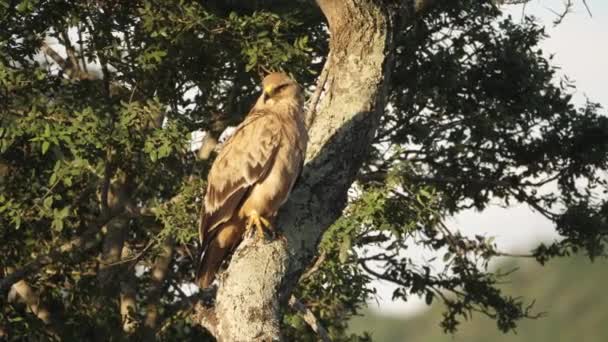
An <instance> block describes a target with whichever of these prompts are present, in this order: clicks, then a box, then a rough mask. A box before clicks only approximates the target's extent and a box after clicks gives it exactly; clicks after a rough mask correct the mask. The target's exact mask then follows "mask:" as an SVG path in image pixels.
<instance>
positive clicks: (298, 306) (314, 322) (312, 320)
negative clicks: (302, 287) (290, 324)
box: [289, 295, 331, 342]
mask: <svg viewBox="0 0 608 342" xmlns="http://www.w3.org/2000/svg"><path fill="white" fill-rule="evenodd" d="M289 306H290V307H291V308H293V309H294V310H295V311H297V312H299V313H300V314H301V315H302V318H303V319H304V321H305V322H306V323H307V324H308V326H310V328H311V329H312V330H313V331H314V332H315V333H316V334H317V335H318V336H319V338H320V339H321V341H323V342H331V339H330V338H329V334H327V330H325V328H324V327H323V325H321V323H320V322H319V320H318V319H317V317H315V314H314V313H313V312H312V311H311V310H310V309H309V308H307V307H306V306H305V305H304V304H302V302H300V301H299V300H298V299H297V298H296V297H294V296H293V295H292V296H291V297H290V298H289Z"/></svg>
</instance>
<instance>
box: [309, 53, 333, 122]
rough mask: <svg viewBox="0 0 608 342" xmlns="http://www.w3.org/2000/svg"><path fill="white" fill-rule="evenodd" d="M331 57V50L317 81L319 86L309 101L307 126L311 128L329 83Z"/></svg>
mask: <svg viewBox="0 0 608 342" xmlns="http://www.w3.org/2000/svg"><path fill="white" fill-rule="evenodd" d="M330 59H331V52H330V53H329V54H328V55H327V59H326V60H325V64H324V65H323V69H322V70H321V74H320V75H319V80H318V81H317V88H316V89H315V92H314V93H313V94H312V97H311V98H310V100H309V103H308V113H306V127H307V128H310V126H311V125H312V123H313V122H314V121H315V118H316V116H317V105H318V104H319V100H320V99H321V94H322V93H323V90H324V89H325V83H327V75H328V74H329V63H330Z"/></svg>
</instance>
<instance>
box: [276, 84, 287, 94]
mask: <svg viewBox="0 0 608 342" xmlns="http://www.w3.org/2000/svg"><path fill="white" fill-rule="evenodd" d="M288 85H289V84H287V83H283V84H281V85H280V86H278V87H276V88H275V89H274V93H275V94H278V93H280V92H281V91H283V90H284V89H285V88H287V86H288Z"/></svg>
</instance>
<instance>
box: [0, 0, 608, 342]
mask: <svg viewBox="0 0 608 342" xmlns="http://www.w3.org/2000/svg"><path fill="white" fill-rule="evenodd" d="M426 4H427V3H426V2H422V1H403V2H394V1H380V0H345V1H342V2H336V1H325V0H318V1H317V5H318V6H315V5H313V4H311V3H308V2H297V3H295V4H291V3H290V4H287V3H284V2H281V1H270V0H269V1H256V2H242V3H241V2H236V1H228V2H223V1H200V2H188V1H182V2H174V1H146V0H142V1H129V2H120V1H83V2H77V3H71V2H62V1H32V0H23V1H20V2H16V1H12V2H8V1H4V2H0V5H1V6H0V7H1V10H0V11H1V12H0V17H1V18H2V22H3V25H2V27H0V37H1V38H0V82H1V84H2V86H1V88H0V99H1V100H2V101H0V113H2V116H1V117H0V122H1V127H0V175H1V176H2V178H1V180H0V222H1V227H2V228H1V230H0V234H1V240H2V241H4V242H5V243H3V244H2V245H1V246H0V255H1V256H2V258H1V259H0V266H2V269H1V272H2V274H1V275H0V276H1V279H0V292H1V295H2V296H1V299H0V301H1V303H2V305H1V309H0V331H1V332H2V334H4V335H5V336H6V337H7V338H8V339H20V338H22V337H23V336H28V337H30V338H31V339H32V340H37V339H63V340H108V339H110V340H125V339H146V340H151V339H154V338H155V337H156V338H159V339H176V338H189V339H196V338H201V339H202V338H205V336H207V337H208V335H209V333H210V334H211V335H214V336H215V337H216V338H218V339H219V340H224V341H235V340H254V339H255V340H270V339H275V338H279V337H280V336H281V335H282V336H283V337H284V339H285V340H304V341H306V340H316V339H317V338H318V337H317V334H319V335H320V336H322V338H324V337H323V336H329V337H331V339H332V340H337V341H339V340H356V339H366V338H367V337H366V336H359V337H357V336H348V335H347V334H346V330H345V328H346V322H347V320H348V318H349V317H351V316H352V315H354V314H356V313H357V311H358V309H359V308H360V307H361V306H362V305H363V304H364V302H365V300H366V299H367V298H369V297H370V296H372V295H373V292H374V289H373V287H372V285H371V284H370V280H372V279H384V280H387V281H391V282H393V283H395V284H397V285H398V286H399V287H398V289H397V290H396V291H395V293H394V297H395V299H405V298H407V297H408V296H412V295H418V296H424V297H425V298H426V300H427V302H428V303H430V302H432V301H433V300H435V299H436V298H438V299H440V300H442V301H443V302H444V303H445V304H446V312H445V316H444V321H443V322H442V327H443V328H444V329H445V330H446V331H454V329H456V327H457V325H458V322H459V320H460V319H462V318H463V317H469V316H470V315H471V314H472V313H474V312H481V313H484V314H487V315H489V316H491V317H494V318H495V319H496V322H497V325H498V328H500V329H501V330H504V331H508V330H511V329H513V328H514V327H515V324H516V322H517V320H519V319H521V318H525V317H532V316H534V313H533V311H530V307H529V306H528V305H527V302H525V301H523V300H521V299H519V298H513V297H509V296H506V295H504V294H503V293H501V292H500V291H499V290H498V289H497V288H496V284H497V282H498V281H499V280H500V279H501V278H502V276H504V275H502V274H496V273H492V272H490V271H489V270H488V269H487V263H488V262H489V260H491V259H493V258H495V257H498V256H501V255H503V253H501V252H500V251H499V250H498V249H497V246H495V244H493V243H492V241H491V240H489V239H487V238H485V237H477V238H476V239H470V238H466V237H464V236H462V235H460V234H458V233H455V232H452V231H450V230H448V229H447V228H446V227H445V226H444V225H443V223H442V221H443V218H444V217H445V216H446V215H450V214H453V213H456V212H458V211H459V210H462V209H464V208H469V207H475V208H478V209H480V210H482V209H483V208H485V207H486V206H487V205H488V204H489V202H490V201H491V200H493V201H497V200H498V201H502V202H504V203H507V204H508V203H511V202H513V201H517V202H522V203H527V204H528V205H530V206H531V207H532V208H533V209H534V210H536V211H537V212H539V213H540V214H542V215H544V216H545V217H547V218H548V219H550V220H552V221H553V222H555V225H556V229H557V230H558V232H559V233H560V234H561V235H562V236H563V239H562V240H560V241H558V242H555V243H554V244H551V245H540V246H539V247H538V248H537V249H535V250H534V251H533V256H534V257H536V258H537V259H538V260H539V261H541V262H546V261H548V260H549V259H550V258H551V257H555V256H564V255H569V254H570V253H573V252H576V251H578V250H583V251H585V252H586V253H587V254H588V255H589V256H590V257H591V258H594V257H597V256H603V255H605V250H604V248H605V243H606V237H607V234H608V229H607V226H606V225H607V223H606V217H607V216H608V215H607V212H608V205H607V204H606V198H605V196H604V195H603V194H602V193H601V192H602V191H606V183H605V179H604V175H605V173H604V172H605V169H606V166H607V160H608V158H607V152H608V121H607V119H606V118H605V117H604V116H601V115H600V114H599V113H598V112H599V110H600V107H599V105H597V104H594V103H591V102H590V103H588V104H587V105H586V106H585V107H583V108H576V107H575V106H573V105H572V103H571V92H572V85H571V84H569V83H568V82H567V80H557V79H556V76H555V68H554V67H552V66H551V64H550V60H547V59H546V58H545V57H544V56H543V54H542V52H541V51H540V50H539V48H538V46H537V45H538V43H539V41H540V40H541V39H542V38H543V37H544V35H545V33H544V30H543V28H542V27H540V26H539V25H538V24H537V23H536V22H535V21H534V20H533V19H532V18H526V19H525V20H523V21H521V22H519V21H515V20H513V19H512V18H509V17H502V16H501V11H500V8H498V7H497V5H496V4H495V3H493V2H492V1H461V2H453V1H437V2H435V3H433V4H432V6H423V5H426ZM425 7H426V9H425ZM64 50H65V53H63V51H64ZM279 68H280V69H284V70H287V71H289V72H291V73H292V74H293V75H294V76H295V78H296V79H297V80H298V81H299V82H300V83H301V84H302V85H303V86H304V87H305V88H306V89H309V90H310V99H309V102H308V111H309V117H308V119H309V123H310V130H309V132H310V136H311V142H310V145H309V150H308V156H307V159H308V161H307V164H306V166H305V170H304V173H303V176H302V179H301V181H300V182H299V185H298V186H297V187H296V189H295V190H294V193H293V194H292V197H291V199H290V201H289V202H288V203H287V204H286V206H285V207H284V208H283V210H282V211H281V213H280V216H279V220H278V222H277V226H278V227H279V229H281V230H282V232H283V235H284V238H281V239H276V240H273V241H267V242H262V243H254V242H253V241H251V240H245V241H244V242H243V243H242V244H241V245H240V246H239V248H237V249H236V251H234V254H233V256H232V259H231V261H230V263H229V265H228V267H227V269H226V271H225V272H224V273H223V274H222V275H221V276H220V278H221V281H220V286H219V288H218V289H217V293H215V292H213V291H212V292H205V293H200V294H194V295H189V294H188V293H185V290H184V285H185V284H188V283H190V282H192V280H193V275H194V274H193V270H194V265H195V263H196V260H197V256H196V253H197V250H196V245H195V241H196V237H195V235H196V229H195V227H196V221H197V219H198V213H199V211H200V198H201V196H202V195H203V194H202V193H201V191H202V189H203V184H204V180H205V175H206V172H207V170H208V168H209V165H210V163H211V159H209V158H208V157H209V153H207V152H208V151H209V150H210V148H208V146H206V147H205V148H204V149H203V152H205V153H200V154H199V155H198V156H196V155H194V154H193V153H192V152H190V151H189V140H190V139H189V137H190V135H189V132H192V131H194V130H196V129H204V130H205V131H207V132H208V136H207V137H206V142H207V143H208V144H209V145H210V146H213V144H214V141H216V140H217V138H218V136H219V134H220V133H221V132H222V131H223V129H224V128H225V127H226V126H228V125H232V124H234V123H236V122H238V121H239V120H240V119H241V118H242V115H243V114H245V112H246V109H247V108H248V106H249V105H250V104H251V103H252V101H253V99H254V97H255V96H256V94H257V91H256V85H257V83H258V81H259V76H260V75H261V74H263V73H264V72H265V71H267V70H271V69H279ZM557 81H560V82H557ZM551 187H554V188H555V190H554V189H553V188H551ZM548 188H549V190H547V189H548ZM412 244H418V245H423V246H426V247H427V248H430V249H433V250H437V251H440V252H442V253H444V258H443V260H444V262H445V269H444V270H443V271H442V272H439V273H433V272H431V271H430V269H429V268H428V267H427V266H426V265H418V264H414V263H413V262H412V261H411V260H408V259H407V258H403V257H402V254H401V252H402V251H403V250H405V249H406V248H407V247H408V246H409V245H412ZM202 327H204V328H205V329H202ZM313 330H314V331H313Z"/></svg>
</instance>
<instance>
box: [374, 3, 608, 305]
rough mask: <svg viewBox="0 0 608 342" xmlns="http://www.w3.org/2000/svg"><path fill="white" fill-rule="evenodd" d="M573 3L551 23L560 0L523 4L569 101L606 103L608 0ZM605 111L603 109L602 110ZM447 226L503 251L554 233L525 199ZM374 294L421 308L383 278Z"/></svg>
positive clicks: (523, 248) (516, 13) (424, 255)
mask: <svg viewBox="0 0 608 342" xmlns="http://www.w3.org/2000/svg"><path fill="white" fill-rule="evenodd" d="M574 2H575V3H576V5H575V8H574V10H573V12H572V13H570V14H568V16H566V17H565V19H564V21H563V22H562V23H561V24H559V25H558V26H554V25H553V21H554V20H555V18H556V14H555V13H554V12H553V11H555V12H559V11H560V10H562V9H563V2H562V1H561V0H533V1H531V2H530V3H528V4H527V5H526V7H525V11H526V13H527V14H528V15H534V16H535V17H537V18H539V19H540V21H541V22H542V23H543V24H545V25H546V31H547V33H548V34H549V36H550V38H547V39H546V40H545V41H544V42H542V43H541V47H542V49H543V51H544V53H545V55H546V56H549V55H550V54H554V58H553V62H552V64H553V65H555V66H559V67H560V74H561V75H565V76H568V78H569V79H571V80H574V81H575V84H576V86H577V92H576V94H575V96H574V101H575V103H577V104H583V103H584V102H585V101H586V99H587V98H588V99H589V100H591V101H593V102H598V103H600V104H602V105H603V106H604V108H608V86H605V85H604V83H605V82H607V81H608V1H606V0H587V4H588V5H589V8H590V10H591V14H592V16H591V17H590V16H589V13H588V12H587V10H586V9H585V7H584V6H583V3H582V0H574ZM522 9H523V7H522V6H521V5H513V6H508V7H506V11H505V12H506V13H508V14H511V15H512V16H513V17H514V18H515V19H516V20H518V19H519V18H521V17H522ZM603 111H604V113H606V112H607V110H606V109H604V110H603ZM447 225H448V227H450V229H453V230H457V229H458V230H460V231H461V232H462V233H464V234H465V235H475V234H480V235H484V236H495V237H496V239H495V242H496V243H497V245H498V246H499V248H500V249H501V250H503V251H507V252H511V253H525V252H528V251H529V250H530V248H531V247H532V246H534V244H537V243H538V242H539V241H551V240H554V239H556V238H557V237H558V236H557V234H556V233H555V230H554V229H553V226H552V224H551V223H550V222H549V221H548V220H547V219H545V218H544V217H542V216H541V215H540V214H538V213H535V212H533V211H532V210H531V209H529V208H528V207H527V206H525V205H516V206H513V207H509V208H502V207H499V206H492V207H490V208H488V209H486V210H484V211H483V212H477V211H476V210H467V211H463V212H461V213H459V214H458V215H456V216H455V217H452V218H450V219H448V221H447ZM410 253H411V254H410V255H409V256H410V257H412V258H413V259H414V260H420V261H422V260H425V259H426V260H428V259H430V258H431V257H433V256H434V255H433V254H430V253H428V252H425V251H422V250H420V249H416V248H414V249H412V250H411V251H410ZM375 285H376V286H377V289H378V297H377V298H374V300H372V301H370V303H369V305H370V308H371V309H373V310H375V311H380V312H382V313H384V314H401V315H407V314H412V313H416V312H419V311H420V310H424V309H425V308H426V306H425V304H424V303H423V300H420V299H417V298H412V299H410V300H409V301H408V302H403V301H396V302H394V301H392V300H391V295H392V292H393V289H394V287H393V286H391V285H390V284H387V283H386V282H381V281H378V282H377V283H376V284H375Z"/></svg>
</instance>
